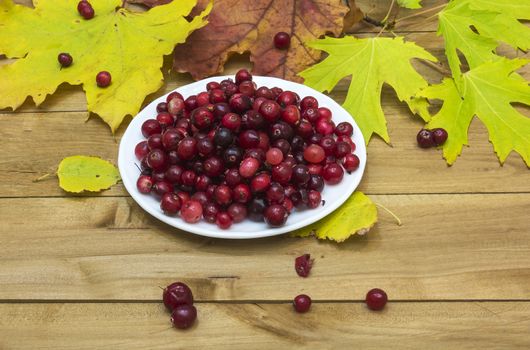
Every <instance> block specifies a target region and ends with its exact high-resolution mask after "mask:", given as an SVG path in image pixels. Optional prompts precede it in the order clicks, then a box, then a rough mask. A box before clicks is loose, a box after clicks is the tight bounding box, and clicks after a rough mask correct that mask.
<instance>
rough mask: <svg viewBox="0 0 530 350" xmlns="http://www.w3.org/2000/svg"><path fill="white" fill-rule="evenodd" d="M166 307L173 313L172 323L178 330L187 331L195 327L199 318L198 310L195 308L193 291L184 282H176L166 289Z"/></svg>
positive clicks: (164, 299) (164, 297) (163, 295)
mask: <svg viewBox="0 0 530 350" xmlns="http://www.w3.org/2000/svg"><path fill="white" fill-rule="evenodd" d="M162 300H163V301H164V305H165V306H166V308H167V309H168V310H169V311H170V312H171V323H173V325H174V326H175V327H176V328H180V329H186V328H189V327H191V326H192V325H193V323H194V322H195V319H196V318H197V309H196V308H195V306H193V294H192V292H191V289H190V288H189V287H188V286H187V285H186V284H184V283H182V282H175V283H172V284H170V285H169V286H167V287H166V288H164V291H163V293H162Z"/></svg>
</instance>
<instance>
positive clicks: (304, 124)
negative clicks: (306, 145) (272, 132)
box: [296, 120, 313, 139]
mask: <svg viewBox="0 0 530 350" xmlns="http://www.w3.org/2000/svg"><path fill="white" fill-rule="evenodd" d="M296 133H297V134H298V135H300V136H301V137H302V138H304V139H306V138H308V137H309V136H311V135H312V134H313V125H311V123H309V122H308V121H306V120H301V121H300V124H298V126H297V128H296Z"/></svg>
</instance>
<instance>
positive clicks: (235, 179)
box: [225, 168, 243, 187]
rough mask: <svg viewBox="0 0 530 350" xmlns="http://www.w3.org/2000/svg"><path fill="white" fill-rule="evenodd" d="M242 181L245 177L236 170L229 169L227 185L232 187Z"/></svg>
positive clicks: (226, 175) (226, 174) (226, 176)
mask: <svg viewBox="0 0 530 350" xmlns="http://www.w3.org/2000/svg"><path fill="white" fill-rule="evenodd" d="M242 180H243V177H242V176H241V174H240V173H239V170H238V169H236V168H232V169H228V170H227V171H226V173H225V181H226V184H227V185H228V186H230V187H234V186H235V185H239V184H240V183H241V181H242Z"/></svg>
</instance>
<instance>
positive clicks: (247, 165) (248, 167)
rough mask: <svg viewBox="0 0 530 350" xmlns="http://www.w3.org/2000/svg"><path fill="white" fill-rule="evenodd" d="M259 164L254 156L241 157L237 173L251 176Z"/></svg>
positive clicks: (246, 176) (247, 176) (245, 176)
mask: <svg viewBox="0 0 530 350" xmlns="http://www.w3.org/2000/svg"><path fill="white" fill-rule="evenodd" d="M259 166H260V163H259V161H258V160H257V159H256V158H252V157H248V158H245V159H243V161H242V162H241V165H240V166H239V173H240V174H241V176H243V177H244V178H251V177H252V176H254V174H256V172H257V171H258V169H259Z"/></svg>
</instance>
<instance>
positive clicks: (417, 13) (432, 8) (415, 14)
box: [395, 4, 447, 23]
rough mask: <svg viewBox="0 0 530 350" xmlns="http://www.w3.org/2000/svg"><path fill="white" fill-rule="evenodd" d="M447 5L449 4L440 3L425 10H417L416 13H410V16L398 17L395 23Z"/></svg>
mask: <svg viewBox="0 0 530 350" xmlns="http://www.w3.org/2000/svg"><path fill="white" fill-rule="evenodd" d="M445 6H447V4H443V5H438V6H435V7H431V8H429V9H426V10H423V11H419V12H415V13H413V14H411V15H409V16H405V17H401V18H398V19H396V20H395V23H398V22H401V21H404V20H406V19H409V18H414V17H417V16H421V15H423V14H424V13H428V12H431V11H435V10H438V9H441V8H442V7H445Z"/></svg>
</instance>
